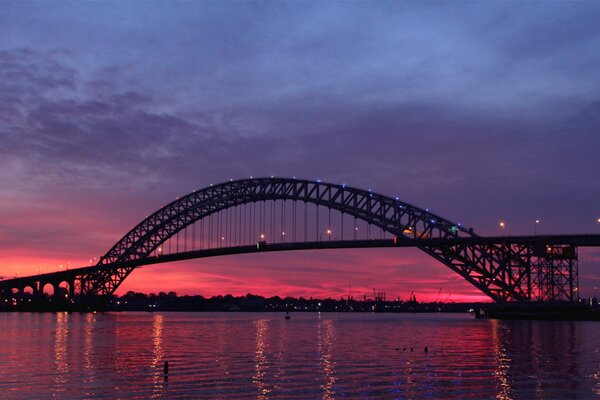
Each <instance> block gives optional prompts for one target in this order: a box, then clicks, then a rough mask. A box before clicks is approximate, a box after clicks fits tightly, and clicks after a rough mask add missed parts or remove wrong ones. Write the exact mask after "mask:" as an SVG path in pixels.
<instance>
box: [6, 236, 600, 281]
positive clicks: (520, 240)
mask: <svg viewBox="0 0 600 400" xmlns="http://www.w3.org/2000/svg"><path fill="white" fill-rule="evenodd" d="M457 244H459V245H465V246H468V245H476V244H487V245H490V244H502V245H513V244H518V245H525V246H560V245H570V246H577V247H600V235H595V234H589V235H536V236H494V237H484V236H472V237H448V238H414V239H413V238H407V237H401V238H396V239H371V240H328V241H315V242H298V243H263V242H259V243H257V244H254V245H249V246H234V247H222V248H212V249H202V250H193V251H186V252H180V253H174V254H162V255H157V256H151V257H147V258H142V259H138V260H132V261H126V262H120V263H118V265H119V266H121V267H134V268H135V267H141V266H144V265H152V264H161V263H166V262H173V261H183V260H190V259H196V258H207V257H218V256H225V255H235V254H256V253H264V252H274V251H291V250H317V249H349V248H381V247H423V246H444V245H457ZM111 267H113V265H112V264H103V265H93V266H87V267H79V268H72V269H69V270H65V271H57V272H50V273H45V274H38V275H33V276H25V277H20V278H12V279H4V280H0V290H3V289H10V288H13V287H19V286H24V285H27V284H28V283H30V282H38V281H46V282H47V281H63V280H66V281H69V280H72V279H73V278H74V277H77V276H82V275H85V274H89V273H92V272H94V271H98V270H103V269H109V268H111Z"/></svg>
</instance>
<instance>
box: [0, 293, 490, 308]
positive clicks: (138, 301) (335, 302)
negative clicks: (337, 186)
mask: <svg viewBox="0 0 600 400" xmlns="http://www.w3.org/2000/svg"><path fill="white" fill-rule="evenodd" d="M485 305H486V303H443V302H427V303H423V302H418V301H417V300H416V298H413V299H412V300H410V301H403V300H399V299H396V300H394V301H387V300H384V299H383V298H376V299H367V298H363V299H361V300H360V301H359V300H355V299H353V298H349V299H348V298H341V299H332V298H327V299H315V298H312V297H311V298H303V297H300V298H295V297H285V298H282V297H279V296H274V297H269V298H266V297H263V296H257V295H252V294H247V295H245V296H232V295H225V296H214V297H210V298H207V297H203V296H199V295H197V296H177V294H176V293H174V292H169V293H164V292H161V293H159V294H150V295H147V294H144V293H136V292H127V293H126V294H124V295H122V296H111V297H110V298H109V299H107V300H106V301H105V302H103V303H98V304H92V305H89V304H88V305H81V304H77V303H70V302H67V301H62V299H60V298H58V299H57V298H52V297H43V298H41V299H35V298H33V297H31V298H25V299H21V300H20V301H19V302H16V304H13V305H11V306H6V305H5V306H3V307H2V306H0V310H1V311H93V310H96V311H253V312H256V311H268V312H286V311H290V312H390V313H393V312H409V313H410V312H469V310H473V309H477V308H481V307H485Z"/></svg>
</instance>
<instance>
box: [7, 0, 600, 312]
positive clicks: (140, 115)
mask: <svg viewBox="0 0 600 400" xmlns="http://www.w3.org/2000/svg"><path fill="white" fill-rule="evenodd" d="M599 19H600V3H598V2H586V1H579V2H535V1H529V2H504V1H503V2H389V1H385V2H383V1H382V2H268V1H267V2H262V1H261V2H184V1H181V2H162V1H154V2H136V1H130V2H110V1H106V2H66V1H63V2H46V1H43V2H34V1H26V2H11V1H5V2H3V4H2V10H1V11H0V38H2V40H0V160H2V162H1V168H0V275H4V276H6V277H12V276H15V275H17V274H18V275H19V276H24V275H29V274H34V273H36V272H38V271H42V272H52V271H56V270H58V269H59V266H60V265H69V266H71V267H75V266H84V265H88V264H89V260H90V259H93V258H94V257H100V256H101V255H103V254H104V253H105V252H106V251H108V249H109V248H110V247H111V246H112V245H113V244H114V243H115V242H117V241H118V240H119V239H120V238H121V237H122V236H123V235H124V234H125V233H126V232H127V231H128V230H129V229H130V228H131V227H133V226H134V225H136V224H137V223H138V222H140V221H141V220H142V219H143V218H145V216H147V215H149V214H151V213H152V212H154V211H155V210H157V209H158V208H160V207H161V206H163V205H164V204H166V203H168V202H170V201H172V200H174V199H175V198H176V197H177V196H182V195H185V194H187V193H189V192H191V191H192V190H195V189H200V188H203V187H206V186H208V185H209V184H215V183H219V182H223V181H227V180H229V179H237V178H245V177H249V176H255V177H256V176H271V175H275V176H281V177H291V176H297V177H302V178H306V179H322V180H323V181H328V182H333V183H342V182H346V183H348V184H349V185H352V186H355V187H359V188H365V189H366V188H372V189H373V190H374V191H376V192H379V193H382V194H386V195H397V194H398V195H400V198H401V199H402V200H403V201H406V202H408V203H411V204H414V205H417V206H420V207H422V208H429V209H431V210H432V211H433V212H435V213H437V214H438V215H441V216H443V217H445V218H447V219H449V220H452V221H457V222H461V223H462V224H463V225H465V226H472V227H473V228H474V229H475V231H476V232H477V233H479V234H481V235H498V234H500V233H501V232H500V230H499V226H498V224H499V221H501V220H502V221H505V223H506V232H505V233H506V234H510V235H518V234H532V233H533V230H534V221H535V220H536V219H539V220H540V224H539V225H538V227H537V230H538V232H540V233H565V234H567V233H600V223H598V218H600V184H599V183H600V168H599V167H600V158H599V156H598V154H599V152H600V25H599V24H597V21H598V20H599ZM579 263H580V284H581V293H582V295H584V296H585V295H587V296H591V295H593V294H594V293H593V292H594V289H593V288H594V287H595V286H600V250H599V249H582V250H581V251H580V262H579ZM349 287H350V288H351V291H352V294H353V295H354V296H362V294H363V293H371V292H372V288H377V290H378V291H385V292H386V293H387V296H388V298H395V297H396V296H399V297H400V298H405V299H406V298H408V296H409V294H410V293H411V292H412V291H414V292H415V294H416V295H417V298H418V299H430V300H435V299H436V298H442V299H448V300H449V301H461V300H482V299H486V297H485V296H483V295H482V294H481V293H480V292H479V291H478V290H477V289H475V288H474V287H472V286H471V285H470V284H468V283H467V282H466V281H464V279H463V278H461V277H460V276H458V275H457V274H455V273H453V272H452V271H450V270H449V269H448V268H447V267H445V266H443V265H441V264H439V263H437V262H436V261H434V260H433V259H431V258H430V257H428V256H426V255H424V254H423V253H420V252H419V251H417V250H414V249H412V250H411V249H377V250H375V249H369V250H327V251H318V252H316V251H313V252H310V251H308V252H307V251H303V252H291V253H276V254H265V255H252V256H230V257H220V258H213V259H202V260H194V261H185V262H179V263H169V264H162V265H156V266H151V267H144V268H141V269H138V270H136V271H134V273H133V274H132V275H131V276H130V277H129V278H128V279H127V280H126V281H125V282H124V283H123V285H122V286H121V287H120V288H119V291H118V293H124V292H126V291H128V290H136V291H144V292H158V291H170V290H172V291H176V292H177V293H179V294H202V295H205V296H210V295H216V294H226V293H232V294H236V295H239V294H245V293H248V292H251V293H255V294H262V295H269V296H270V295H281V296H285V295H293V296H306V297H308V296H315V297H327V296H332V297H339V296H342V295H346V294H347V293H348V289H349Z"/></svg>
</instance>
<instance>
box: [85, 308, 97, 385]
mask: <svg viewBox="0 0 600 400" xmlns="http://www.w3.org/2000/svg"><path fill="white" fill-rule="evenodd" d="M95 325H96V314H92V313H89V314H86V315H85V324H84V327H83V368H84V371H85V373H84V378H83V381H84V382H85V383H86V385H85V387H86V389H88V391H87V392H86V396H91V395H93V394H94V393H93V392H92V391H90V390H89V388H90V387H93V386H94V385H93V384H94V382H95V380H96V372H95V368H94V363H93V353H94V328H95Z"/></svg>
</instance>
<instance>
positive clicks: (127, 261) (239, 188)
mask: <svg viewBox="0 0 600 400" xmlns="http://www.w3.org/2000/svg"><path fill="white" fill-rule="evenodd" d="M267 200H291V201H300V202H306V203H312V204H315V205H318V206H322V207H327V208H329V209H330V210H337V211H339V212H341V213H344V214H347V215H351V216H353V217H355V218H357V219H359V220H363V221H365V222H367V223H368V224H371V225H374V226H377V227H379V228H380V229H382V230H383V231H386V232H389V233H391V234H392V235H394V236H395V237H397V238H398V239H397V240H398V241H402V240H405V241H410V240H412V241H415V240H417V239H418V240H421V242H422V244H418V245H416V247H418V248H420V249H421V250H422V251H424V252H425V253H427V254H429V255H431V256H432V257H433V258H435V259H437V260H439V261H440V262H442V263H443V264H445V265H447V266H448V267H449V268H451V269H452V270H453V271H455V272H457V273H458V274H459V275H461V276H462V277H464V278H465V279H466V280H467V281H469V282H470V283H472V284H473V285H474V286H475V287H477V288H478V289H480V290H481V291H482V292H484V293H485V294H487V295H488V296H490V297H491V298H492V299H494V300H496V301H506V300H534V299H544V300H548V299H562V298H566V299H569V300H573V299H574V296H575V294H576V292H577V283H576V277H577V262H576V253H575V258H568V259H567V258H560V257H558V258H557V257H555V256H554V253H553V252H550V253H544V254H541V253H539V252H536V251H534V250H535V245H534V244H531V243H525V244H523V243H514V242H511V241H510V240H508V239H507V240H503V241H500V242H498V241H497V240H486V238H481V237H479V236H478V235H476V234H475V233H474V232H473V230H472V229H465V228H464V227H462V226H460V224H456V223H454V222H451V221H449V220H447V219H444V218H442V217H440V216H438V215H435V214H433V213H431V212H429V211H428V210H423V209H421V208H418V207H415V206H413V205H410V204H408V203H405V202H403V201H400V200H399V199H398V198H392V197H388V196H384V195H381V194H378V193H374V192H371V191H365V190H361V189H357V188H353V187H349V186H346V185H336V184H331V183H324V182H320V181H316V182H315V181H308V180H301V179H286V178H256V179H244V180H237V181H230V182H225V183H222V184H219V185H214V186H212V185H211V186H209V187H206V188H204V189H201V190H197V191H194V192H192V193H190V194H188V195H186V196H184V197H181V198H178V199H177V200H175V201H174V202H172V203H170V204H167V205H166V206H164V207H163V208H161V209H160V210H158V211H156V212H155V213H154V214H152V215H150V216H149V217H147V218H146V219H144V220H143V221H142V222H140V223H139V224H138V225H137V226H135V227H134V228H133V229H131V230H130V231H129V232H128V233H127V234H126V235H125V236H124V237H123V238H122V239H121V240H119V241H118V242H117V243H116V244H115V245H114V246H113V247H112V248H111V249H110V250H109V251H108V252H107V253H106V254H105V255H104V256H103V257H102V258H101V259H100V260H99V262H98V264H97V265H96V266H94V267H89V268H87V269H85V271H82V272H81V273H79V274H77V275H76V274H72V276H71V277H70V278H69V279H70V281H69V287H72V289H71V291H72V292H75V295H76V296H80V297H90V296H91V297H94V296H100V297H103V296H107V295H110V294H112V293H113V292H114V291H115V290H116V289H117V288H118V287H119V285H120V284H121V283H122V282H123V281H124V280H125V278H127V276H128V275H129V274H130V273H131V272H132V271H133V270H134V269H135V268H136V267H137V266H139V265H140V264H142V263H140V261H143V260H144V259H148V258H149V257H150V256H151V254H152V252H154V251H155V250H156V249H157V248H159V246H161V245H162V244H163V243H165V241H167V240H168V239H170V238H171V237H173V236H174V235H176V234H177V233H178V232H179V231H181V230H183V229H185V228H186V227H187V226H189V225H191V224H193V223H195V222H196V221H199V220H202V219H203V218H206V217H208V216H210V215H212V214H215V213H218V212H220V211H222V210H226V209H228V208H231V207H236V206H239V205H244V204H249V203H255V202H261V201H267ZM465 239H466V240H465ZM421 242H420V243H421ZM561 251H562V250H561ZM567 264H568V265H567ZM82 270H83V269H82ZM40 285H41V283H40ZM21 289H22V288H21ZM35 290H36V289H34V291H35ZM39 290H41V288H40V289H39Z"/></svg>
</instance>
